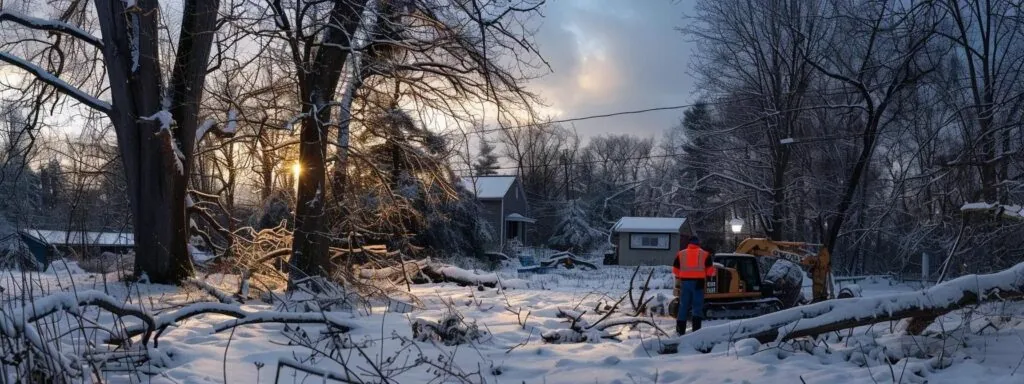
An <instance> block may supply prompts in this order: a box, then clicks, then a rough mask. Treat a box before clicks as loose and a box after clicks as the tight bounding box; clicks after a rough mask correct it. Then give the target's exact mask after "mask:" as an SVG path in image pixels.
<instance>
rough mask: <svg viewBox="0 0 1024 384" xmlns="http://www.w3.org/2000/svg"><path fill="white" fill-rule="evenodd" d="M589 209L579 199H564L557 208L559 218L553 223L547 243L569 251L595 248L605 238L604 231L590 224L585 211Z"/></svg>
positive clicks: (583, 250)
mask: <svg viewBox="0 0 1024 384" xmlns="http://www.w3.org/2000/svg"><path fill="white" fill-rule="evenodd" d="M588 211H590V210H589V209H588V207H587V206H586V204H585V203H584V202H583V201H580V199H573V200H569V201H565V202H563V203H562V205H561V206H560V207H559V208H558V217H560V218H561V220H560V221H559V222H558V224H556V225H555V228H554V231H553V234H552V235H551V238H549V239H548V245H550V246H551V247H552V248H555V249H558V250H564V251H570V252H577V253H578V252H585V251H591V250H594V249H595V248H597V246H598V245H599V244H600V243H601V241H603V240H604V239H605V233H604V232H602V231H601V230H598V229H596V228H594V227H593V226H591V225H590V222H589V221H588V220H587V212H588Z"/></svg>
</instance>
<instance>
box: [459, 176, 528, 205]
mask: <svg viewBox="0 0 1024 384" xmlns="http://www.w3.org/2000/svg"><path fill="white" fill-rule="evenodd" d="M474 181H475V183H474ZM515 181H516V177H515V176H476V177H466V178H463V179H462V185H463V186H465V187H466V189H468V190H469V191H470V192H472V193H473V194H474V195H476V198H478V199H501V198H504V197H505V194H506V193H508V189H509V188H511V187H512V183H514V182H515Z"/></svg>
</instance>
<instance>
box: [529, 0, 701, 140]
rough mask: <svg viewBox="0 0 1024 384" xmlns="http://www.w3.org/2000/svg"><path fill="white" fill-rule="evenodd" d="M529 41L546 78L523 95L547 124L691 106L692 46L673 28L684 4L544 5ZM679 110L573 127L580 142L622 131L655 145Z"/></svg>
mask: <svg viewBox="0 0 1024 384" xmlns="http://www.w3.org/2000/svg"><path fill="white" fill-rule="evenodd" d="M545 8H546V9H545V10H544V16H545V18H544V19H543V24H542V25H541V27H540V30H539V31H538V32H539V35H538V36H537V42H538V44H539V45H540V50H541V54H542V55H543V56H544V58H545V59H547V61H548V62H549V63H550V64H551V70H552V73H548V74H547V75H546V76H544V77H542V78H540V79H537V80H534V81H533V82H532V83H531V88H532V89H534V90H535V91H536V92H538V93H540V95H541V96H542V97H543V98H544V99H545V102H546V104H547V105H548V107H549V109H550V110H551V111H552V112H554V113H555V114H557V115H556V117H555V118H573V117H579V116H586V115H594V114H604V113H611V112H618V111H625V110H636V109H645V108H653V107H661V106H671V105H679V104H686V103H689V102H691V101H692V100H693V99H694V91H695V89H694V85H693V84H694V80H693V77H692V76H691V75H690V74H689V72H690V71H689V69H688V64H689V57H690V56H691V51H692V48H693V44H692V43H690V42H689V41H687V40H688V39H687V38H686V37H685V36H684V35H683V34H682V33H681V32H679V31H677V30H676V29H675V28H676V27H679V26H682V25H683V23H685V22H686V21H685V20H684V19H683V17H684V15H686V14H690V13H691V12H692V2H691V1H689V0H682V1H678V0H552V1H548V3H547V4H546V7H545ZM681 116H682V110H669V111H659V112H651V113H646V114H640V115H627V116H619V117H611V118H602V119H594V120H586V121H580V122H575V123H574V124H575V128H576V129H577V131H578V132H579V133H580V135H581V136H584V137H589V136H594V135H600V134H604V133H612V132H629V133H634V134H638V135H643V136H653V137H656V138H658V139H660V138H661V135H662V132H663V131H664V130H665V129H666V128H668V127H670V126H672V125H675V124H677V123H678V121H679V118H680V117H681Z"/></svg>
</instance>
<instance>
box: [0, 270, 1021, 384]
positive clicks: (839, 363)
mask: <svg viewBox="0 0 1024 384" xmlns="http://www.w3.org/2000/svg"><path fill="white" fill-rule="evenodd" d="M632 274H633V270H632V269H629V268H624V267H602V268H599V269H598V270H596V271H578V270H571V271H566V270H556V271H552V272H550V273H546V274H533V275H521V276H517V275H516V274H515V272H504V273H501V274H499V276H500V277H501V278H502V283H503V285H504V286H505V287H507V288H506V289H491V288H485V289H478V288H475V287H459V286H457V285H455V284H449V283H445V284H427V285H414V286H412V294H413V295H415V296H416V297H418V298H419V300H420V301H421V303H420V304H419V305H418V306H417V308H415V309H413V310H412V311H411V312H408V313H397V312H388V311H387V310H386V304H385V303H377V305H375V306H374V307H372V308H369V309H365V308H364V309H362V310H357V311H352V312H345V311H342V312H336V313H331V314H330V316H332V318H333V319H336V320H337V322H339V323H342V324H345V325H349V326H351V327H353V328H354V329H353V330H352V331H350V332H348V333H347V334H338V333H336V334H335V335H334V336H335V337H334V338H333V339H331V338H329V339H328V340H327V341H321V342H314V344H315V345H316V348H317V349H318V350H319V351H318V352H313V351H312V350H311V349H310V348H307V347H303V346H297V345H295V344H296V343H299V344H301V343H302V341H303V340H315V339H317V338H318V337H319V335H320V333H321V331H323V330H324V329H325V327H324V326H322V325H318V324H301V325H289V326H287V329H288V330H287V331H285V329H286V327H285V326H284V325H281V324H276V323H259V324H252V325H246V326H241V327H237V328H225V327H224V325H225V324H230V321H232V318H231V317H228V316H224V315H214V314H210V315H202V316H199V317H195V318H192V319H189V320H187V321H185V322H183V323H180V324H178V325H177V326H175V327H172V328H170V329H168V330H167V331H165V332H164V333H163V334H162V335H160V337H159V344H158V347H159V348H156V349H157V351H150V352H148V353H149V357H150V360H149V362H147V363H145V364H143V365H142V366H139V367H136V368H132V369H122V372H117V370H116V369H114V368H117V367H116V366H115V365H108V368H111V369H110V370H111V372H106V373H104V377H103V381H104V382H109V383H120V382H125V383H127V382H154V383H205V382H210V383H218V382H225V380H226V381H227V382H231V383H274V382H279V383H292V382H324V381H322V379H321V378H320V377H314V376H311V375H309V374H308V373H305V372H298V371H296V370H295V369H293V368H291V367H290V366H302V367H306V368H307V369H306V370H307V371H317V372H320V373H326V372H332V373H334V374H336V375H340V376H339V377H337V378H339V379H344V378H345V377H346V376H345V374H346V372H348V375H349V376H348V380H349V381H351V382H360V380H362V381H365V382H381V380H380V379H379V377H380V376H381V375H383V376H387V377H390V382H395V383H428V382H433V383H456V382H471V383H477V382H488V383H522V382H526V383H655V382H656V383H801V382H803V383H808V384H811V383H830V384H831V383H837V382H842V383H894V382H897V383H899V382H902V383H923V382H928V383H965V382H984V383H987V384H995V383H1024V369H1021V363H1022V361H1024V324H1022V323H1021V319H1022V318H1024V306H1020V305H1019V304H1006V305H999V306H985V307H983V308H980V309H978V310H977V311H976V312H975V313H974V314H973V315H972V316H971V317H970V318H969V319H970V321H968V322H967V323H968V324H969V325H968V326H964V324H965V321H964V319H965V317H964V312H955V313H954V314H951V315H949V316H946V317H944V318H942V319H941V321H940V322H938V323H936V325H934V326H933V328H934V329H935V330H936V331H944V333H943V336H942V337H938V336H935V335H930V336H918V337H910V336H904V335H902V333H901V332H899V331H898V329H899V327H898V325H897V324H890V323H881V324H876V325H874V326H870V327H861V328H858V329H856V330H854V331H852V332H850V331H844V332H840V333H839V334H831V335H828V336H827V337H826V338H825V340H823V341H819V342H818V343H817V344H814V343H813V342H803V341H798V342H788V343H782V344H771V345H761V344H759V343H757V342H756V341H753V340H750V339H748V340H741V341H739V342H736V343H732V344H728V345H726V344H722V345H719V346H718V347H716V348H715V349H714V350H712V351H711V352H710V353H705V354H702V353H699V352H696V351H693V350H687V349H685V348H683V349H681V350H680V352H679V353H677V354H666V355H661V354H658V352H657V351H656V350H654V349H653V348H649V347H648V348H645V346H651V345H655V344H656V343H652V341H653V340H657V339H659V338H660V339H665V338H666V336H665V335H659V333H658V331H657V330H655V329H654V328H653V327H651V326H649V325H639V326H637V327H635V328H630V329H626V328H627V327H623V326H617V327H611V328H609V329H608V330H607V331H608V332H610V333H613V334H614V333H617V334H618V335H617V336H615V337H613V338H607V339H598V340H591V341H588V342H581V343H571V344H551V343H546V342H545V341H544V340H542V338H541V335H542V334H544V333H545V332H549V331H552V330H559V329H566V328H567V327H568V323H567V320H566V319H563V318H559V317H558V315H559V311H560V310H561V311H574V312H583V311H588V312H586V313H585V314H584V317H583V319H584V320H585V321H587V322H590V323H593V322H596V321H597V320H598V319H599V318H600V317H601V315H596V314H593V312H594V309H595V308H599V307H601V306H603V305H601V306H599V304H604V305H611V304H614V303H615V302H616V301H618V300H619V299H620V298H621V297H622V295H623V294H624V293H625V292H626V290H627V288H628V286H629V283H630V276H631V275H632ZM640 275H641V276H638V277H637V280H638V281H637V285H639V284H642V281H643V278H645V277H646V273H643V272H641V274H640ZM205 281H206V282H207V283H209V284H211V285H214V286H218V287H220V288H222V289H223V291H226V292H233V291H235V290H236V289H237V279H236V278H234V277H233V276H220V275H215V276H212V277H208V278H207V279H205ZM0 282H2V284H0V287H2V288H3V291H2V293H0V295H2V296H3V300H4V303H3V308H4V311H5V316H7V317H6V319H7V321H8V323H10V324H14V323H16V321H14V322H12V321H11V320H10V319H12V318H13V317H16V316H12V314H13V313H15V312H14V311H12V310H11V308H21V306H22V305H23V303H22V302H19V301H17V300H18V297H24V295H23V294H24V293H27V294H28V295H29V296H33V297H40V296H44V295H48V294H53V293H55V292H60V291H64V292H85V291H89V290H96V291H99V292H104V293H106V294H108V295H110V296H111V297H113V298H115V299H117V300H119V301H121V302H123V303H127V304H131V305H138V306H141V307H143V308H146V309H147V310H149V311H151V312H154V314H155V312H158V311H161V310H162V311H163V312H164V313H166V312H170V311H173V310H176V309H178V308H180V307H181V306H183V305H185V304H187V303H190V302H196V301H215V299H214V298H212V297H211V296H209V295H208V294H206V293H204V292H203V291H201V290H199V289H195V288H176V287H170V286H156V285H138V284H136V285H132V286H130V287H126V285H125V284H124V283H120V282H118V281H117V276H116V275H114V274H110V275H107V276H102V275H96V274H89V273H85V272H84V271H81V270H80V269H78V268H77V267H76V266H75V265H73V264H71V265H69V266H68V267H58V268H55V269H53V270H51V271H50V272H47V273H43V274H33V275H22V274H20V273H16V272H4V276H3V277H2V278H0ZM671 284H672V283H671V278H670V272H669V270H668V269H667V268H663V269H657V270H656V273H655V275H654V277H653V278H652V279H651V287H652V288H654V290H653V291H651V292H648V293H647V297H658V296H659V295H661V298H665V297H668V296H670V295H671V293H672V291H671ZM859 286H860V288H861V289H862V292H863V295H864V296H879V295H887V294H894V293H905V292H910V291H913V290H914V288H912V287H910V286H907V285H901V284H898V283H894V282H891V281H889V280H885V279H869V280H866V281H862V282H860V283H859ZM635 288H639V287H635ZM639 294H640V292H639V289H637V290H635V291H634V295H636V296H639ZM652 295H653V296H652ZM657 301H658V300H655V302H657ZM279 304H280V303H277V304H265V303H263V302H261V301H258V300H251V301H248V302H247V303H246V304H244V305H242V309H243V310H246V311H261V310H280V309H281V307H280V305H279ZM620 309H622V310H623V311H624V312H629V311H631V310H632V308H631V304H630V299H629V298H626V299H625V300H623V303H622V304H620ZM454 312H457V313H458V314H460V315H461V317H462V319H463V321H464V323H465V324H464V325H469V327H468V328H469V329H470V330H472V329H474V327H473V325H475V329H478V330H479V332H480V335H479V337H478V338H476V339H473V340H470V341H468V342H466V343H462V344H459V345H445V343H443V342H441V341H439V340H436V339H430V338H422V339H419V340H416V339H415V338H414V337H413V331H412V329H413V324H414V323H416V322H417V319H421V320H427V322H426V323H429V322H430V321H431V320H438V319H442V318H444V317H445V316H446V315H448V314H450V313H454ZM516 312H518V313H516ZM97 313H99V310H97V309H96V308H95V307H90V308H88V309H87V310H85V311H84V316H81V317H83V318H91V319H95V320H96V322H97V323H98V324H99V325H101V326H102V327H105V328H108V329H109V330H113V332H117V331H116V329H118V328H120V327H121V326H126V327H128V328H130V327H131V326H132V325H133V324H135V323H132V321H129V320H126V321H125V322H126V323H127V325H124V324H118V323H115V322H114V321H113V318H112V317H111V316H109V315H102V316H99V317H97ZM103 313H107V312H103ZM367 313H369V314H367ZM314 314H316V312H314ZM993 314H999V315H1005V316H991V315H993ZM51 317H52V318H53V319H51V320H48V322H47V324H50V325H48V326H46V327H41V328H40V329H49V328H51V327H52V328H54V329H57V328H68V327H75V326H79V325H81V324H82V322H80V321H78V320H73V319H72V317H71V316H66V315H60V314H58V315H54V316H51ZM641 318H646V319H648V320H651V321H653V323H655V324H656V325H657V326H658V327H660V328H661V329H663V330H664V331H666V332H669V333H670V334H672V333H674V320H673V319H671V318H669V317H666V316H657V315H656V316H648V317H643V316H641ZM8 323H5V324H7V325H10V324H8ZM722 323H725V321H715V322H709V323H708V324H705V327H710V326H714V325H716V324H722ZM990 323H991V325H989V324H990ZM5 326H6V325H5ZM98 327H99V326H97V327H96V328H98ZM86 328H90V329H91V327H86ZM296 328H298V329H300V331H299V330H296ZM79 333H80V334H83V335H88V336H87V337H86V336H83V337H84V338H91V339H93V340H102V339H103V338H104V337H103V336H101V334H102V332H96V331H88V332H79ZM49 334H55V335H56V334H61V332H56V331H50V332H47V333H46V334H44V338H45V337H46V335H49ZM71 334H72V335H71V336H68V335H61V336H60V337H62V338H63V339H62V342H61V343H58V345H60V346H62V349H61V350H60V352H59V353H64V354H71V355H79V354H83V353H85V352H89V351H94V350H104V348H107V347H105V346H103V345H95V346H93V347H92V349H89V348H87V347H84V346H82V344H84V343H81V342H75V341H72V339H75V338H76V336H74V334H75V332H72V333H71ZM311 356H313V358H312V359H311ZM282 362H284V364H282ZM342 363H344V364H342ZM125 370H126V372H125ZM2 373H3V371H0V374H2ZM8 373H10V372H8ZM326 382H344V381H330V380H328V381H326Z"/></svg>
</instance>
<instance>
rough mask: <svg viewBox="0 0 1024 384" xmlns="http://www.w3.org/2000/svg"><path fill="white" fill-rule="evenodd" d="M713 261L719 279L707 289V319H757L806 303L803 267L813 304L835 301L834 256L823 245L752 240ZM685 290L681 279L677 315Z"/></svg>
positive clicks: (671, 308)
mask: <svg viewBox="0 0 1024 384" xmlns="http://www.w3.org/2000/svg"><path fill="white" fill-rule="evenodd" d="M713 261H714V263H715V268H716V275H715V276H714V277H710V278H708V281H707V283H706V284H705V293H704V318H705V319H709V320H710V319H738V318H747V317H755V316H760V315H764V314H767V313H771V312H775V311H778V310H780V309H785V308H790V307H793V306H796V305H799V304H803V303H804V301H805V300H804V298H803V294H802V292H801V289H802V286H803V273H802V272H801V268H806V269H807V272H808V274H809V275H810V277H811V280H812V286H811V292H812V294H811V296H812V299H811V301H812V302H818V301H823V300H828V299H831V298H833V296H832V290H833V289H832V288H833V286H834V285H833V283H832V272H831V257H830V255H829V252H828V249H827V248H826V247H824V246H822V245H821V244H812V243H803V242H793V241H775V240H770V239H765V238H748V239H745V240H743V241H742V242H740V244H739V245H738V246H737V247H736V252H734V253H717V254H715V255H714V258H713ZM762 269H766V271H765V273H761V270H762ZM679 291H680V283H679V280H676V287H675V290H674V294H675V299H674V300H673V301H672V302H671V303H670V304H669V311H670V313H671V315H672V316H675V315H676V313H678V310H677V309H678V305H679Z"/></svg>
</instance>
